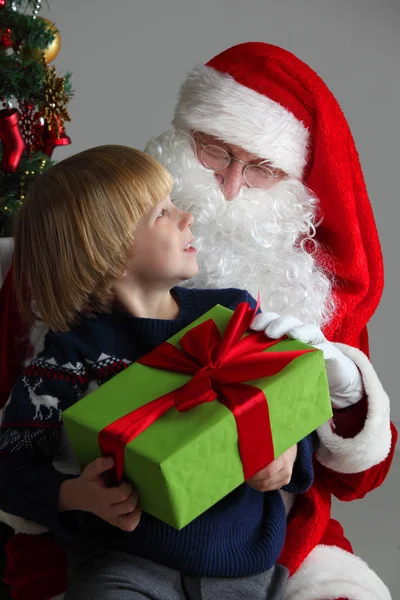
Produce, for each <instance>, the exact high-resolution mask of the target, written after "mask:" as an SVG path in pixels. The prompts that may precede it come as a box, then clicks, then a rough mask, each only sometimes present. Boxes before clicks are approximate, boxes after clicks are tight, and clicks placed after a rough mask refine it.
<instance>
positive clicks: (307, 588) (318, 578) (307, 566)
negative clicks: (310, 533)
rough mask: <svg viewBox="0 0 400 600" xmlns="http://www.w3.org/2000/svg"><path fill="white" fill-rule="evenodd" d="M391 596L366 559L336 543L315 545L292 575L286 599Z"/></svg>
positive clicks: (373, 599) (385, 598) (358, 599)
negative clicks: (334, 544)
mask: <svg viewBox="0 0 400 600" xmlns="http://www.w3.org/2000/svg"><path fill="white" fill-rule="evenodd" d="M331 598H348V600H391V595H390V592H389V590H388V588H387V587H386V585H385V584H384V583H383V581H382V580H381V579H380V578H379V577H378V575H377V574H376V573H374V571H372V569H370V568H369V566H368V565H367V563H366V562H364V561H363V560H361V558H359V557H358V556H354V554H351V553H350V552H347V551H346V550H343V549H342V548H339V547H337V546H325V545H322V544H320V545H319V546H316V547H315V548H314V549H313V550H312V551H311V552H310V554H309V555H308V556H307V558H306V559H305V561H304V562H303V563H302V565H301V566H300V568H299V569H298V570H297V571H296V572H295V573H294V574H293V575H292V576H291V577H290V579H289V581H288V585H287V587H286V590H285V595H284V600H329V599H331Z"/></svg>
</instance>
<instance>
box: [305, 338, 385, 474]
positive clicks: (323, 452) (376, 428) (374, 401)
mask: <svg viewBox="0 0 400 600" xmlns="http://www.w3.org/2000/svg"><path fill="white" fill-rule="evenodd" d="M335 346H336V347H337V348H338V349H339V350H340V351H341V352H343V354H344V355H345V356H347V357H348V358H350V359H351V360H352V361H354V363H355V364H356V365H357V367H358V369H359V370H360V372H361V376H362V380H363V383H364V388H365V393H366V395H367V399H368V410H367V416H366V420H365V424H364V427H363V429H362V430H361V431H360V432H359V433H358V434H357V435H356V436H355V437H353V438H342V437H340V436H339V435H337V434H336V433H335V432H334V431H332V428H331V424H330V422H327V423H324V425H322V426H321V427H319V429H318V435H319V438H320V441H321V446H320V448H319V449H318V451H317V455H316V456H317V459H318V461H319V462H320V463H321V464H323V465H324V466H326V467H328V468H329V469H332V470H333V471H337V472H338V473H361V472H362V471H365V470H367V469H369V468H371V467H373V466H375V465H377V464H379V463H380V462H382V461H383V460H384V459H385V458H386V457H387V456H388V454H389V452H390V447H391V441H392V436H391V431H390V407H389V398H388V396H387V394H386V392H385V390H384V389H383V387H382V384H381V382H380V381H379V379H378V376H377V374H376V373H375V370H374V368H373V366H372V364H371V363H370V361H369V360H368V358H367V357H366V356H365V354H364V353H363V352H361V351H360V350H357V349H356V348H352V347H351V346H347V345H345V344H335Z"/></svg>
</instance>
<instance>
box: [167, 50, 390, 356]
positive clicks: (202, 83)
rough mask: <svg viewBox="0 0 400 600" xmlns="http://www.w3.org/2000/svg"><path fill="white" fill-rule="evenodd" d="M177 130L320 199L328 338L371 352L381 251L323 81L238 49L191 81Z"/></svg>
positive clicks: (352, 154) (353, 154) (295, 64)
mask: <svg viewBox="0 0 400 600" xmlns="http://www.w3.org/2000/svg"><path fill="white" fill-rule="evenodd" d="M174 125H175V127H177V128H178V129H184V130H189V129H192V130H198V131H202V132H204V133H207V134H210V135H213V136H216V137H217V138H219V139H221V140H224V141H226V142H228V143H231V144H235V145H238V146H241V147H242V148H244V149H245V150H247V151H248V152H251V153H253V154H257V155H258V156H260V157H262V158H266V159H269V160H270V161H271V163H272V164H273V165H274V166H275V167H277V168H280V169H282V170H283V171H285V172H286V173H287V174H288V175H289V176H291V177H295V178H298V179H302V180H303V182H304V183H305V184H306V185H307V186H308V187H309V188H310V189H311V190H312V191H313V193H314V194H315V195H316V196H317V197H318V198H319V200H320V207H321V214H322V216H323V222H322V224H321V225H320V226H319V227H318V232H317V238H318V240H319V242H320V243H321V246H322V248H323V250H324V255H323V257H322V255H321V261H322V262H323V266H324V267H325V268H326V269H327V270H329V271H330V272H331V274H332V275H333V277H334V283H335V299H336V303H337V309H336V312H335V315H334V317H333V318H332V320H331V322H330V324H329V327H328V329H327V331H326V333H327V335H328V336H329V337H330V338H331V339H336V340H339V341H341V342H345V343H348V344H351V345H355V346H362V349H363V350H364V351H366V350H367V337H366V332H365V325H366V324H367V322H368V321H369V319H370V318H371V316H372V314H373V313H374V311H375V309H376V307H377V305H378V303H379V300H380V297H381V295H382V289H383V261H382V255H381V248H380V244H379V239H378V233H377V230H376V226H375V221H374V217H373V212H372V208H371V204H370V201H369V198H368V194H367V190H366V186H365V182H364V178H363V174H362V170H361V166H360V162H359V159H358V154H357V150H356V147H355V144H354V140H353V137H352V135H351V132H350V129H349V126H348V124H347V121H346V118H345V116H344V115H343V113H342V111H341V109H340V107H339V105H338V103H337V101H336V100H335V98H334V96H333V95H332V93H331V92H330V91H329V89H328V88H327V86H326V85H325V83H324V82H323V81H322V79H321V78H320V77H319V76H318V75H317V74H316V73H315V72H314V71H313V70H312V69H311V68H310V67H308V66H307V65H306V64H305V63H303V62H302V61H301V60H299V59H298V58H296V57H295V56H294V55H293V54H291V53H290V52H288V51H286V50H283V49H282V48H278V47H277V46H272V45H270V44H264V43H261V42H247V43H244V44H239V45H237V46H233V47H232V48H229V49H228V50H225V51H224V52H222V53H221V54H219V55H218V56H216V57H214V58H213V59H211V60H210V61H209V62H208V63H207V64H206V65H205V66H200V67H196V68H194V69H193V70H192V71H191V72H190V73H189V75H188V77H187V79H186V81H185V82H184V83H183V85H182V87H181V91H180V96H179V100H178V104H177V108H176V112H175V119H174Z"/></svg>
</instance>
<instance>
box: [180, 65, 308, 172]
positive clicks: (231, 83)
mask: <svg viewBox="0 0 400 600" xmlns="http://www.w3.org/2000/svg"><path fill="white" fill-rule="evenodd" d="M174 125H175V127H176V128H178V129H184V130H186V131H187V130H188V129H193V130H197V131H202V132H204V133H207V134H209V135H214V136H215V137H217V138H219V139H221V140H223V141H225V142H228V143H230V144H235V145H237V146H241V147H242V148H244V149H245V150H247V151H248V152H251V153H252V154H256V155H257V156H260V157H261V158H266V159H268V160H270V161H271V163H272V165H273V166H274V167H276V168H278V169H281V170H282V171H284V172H285V173H287V174H288V175H290V176H291V177H295V178H299V179H300V178H301V176H302V172H303V169H304V166H305V164H306V160H307V142H308V131H307V129H306V127H305V126H304V124H303V123H301V122H300V121H299V120H298V119H296V117H295V116H294V115H293V114H292V113H291V112H289V111H288V110H286V108H283V106H281V105H280V104H278V103H277V102H275V101H273V100H271V99H270V98H268V97H267V96H264V95H262V94H260V93H258V92H255V91H254V90H252V89H250V88H248V87H245V86H244V85H242V84H240V83H238V82H237V81H235V79H233V77H231V76H230V75H226V74H223V73H220V72H219V71H217V70H215V69H213V68H211V67H207V66H199V67H196V68H194V69H193V70H192V71H191V72H190V73H189V75H188V77H187V79H186V81H185V82H184V83H183V85H182V87H181V90H180V95H179V100H178V104H177V107H176V110H175V118H174Z"/></svg>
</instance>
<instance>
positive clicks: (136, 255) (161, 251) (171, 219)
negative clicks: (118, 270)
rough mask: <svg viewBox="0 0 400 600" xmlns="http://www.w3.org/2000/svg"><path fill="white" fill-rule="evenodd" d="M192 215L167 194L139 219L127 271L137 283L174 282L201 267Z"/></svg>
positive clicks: (183, 278)
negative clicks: (194, 246) (198, 260)
mask: <svg viewBox="0 0 400 600" xmlns="http://www.w3.org/2000/svg"><path fill="white" fill-rule="evenodd" d="M193 221H194V218H193V216H192V215H191V214H190V213H188V212H185V211H183V210H181V209H180V208H178V207H177V206H175V205H174V204H173V202H172V201H171V197H170V196H166V197H165V198H164V199H163V200H162V201H161V202H160V203H159V204H157V205H156V206H155V207H154V208H152V210H151V211H150V213H149V214H148V215H146V216H145V217H143V218H142V219H140V221H139V223H138V224H137V226H136V228H135V232H134V236H135V239H134V242H133V248H132V253H131V257H130V258H129V261H128V265H127V275H128V277H129V275H130V276H131V277H133V278H134V279H135V280H136V281H137V282H138V283H139V282H141V283H143V284H149V283H151V284H154V285H155V286H157V285H161V286H162V284H167V285H168V286H171V287H172V286H174V285H176V284H177V283H180V282H181V281H183V280H185V279H190V278H191V277H194V275H196V273H197V271H198V265H197V259H196V249H195V248H193V247H192V246H191V243H192V242H193V234H192V232H191V230H190V227H191V225H192V224H193Z"/></svg>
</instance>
